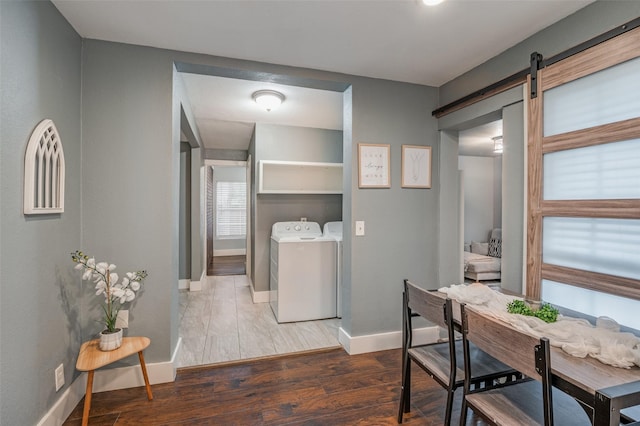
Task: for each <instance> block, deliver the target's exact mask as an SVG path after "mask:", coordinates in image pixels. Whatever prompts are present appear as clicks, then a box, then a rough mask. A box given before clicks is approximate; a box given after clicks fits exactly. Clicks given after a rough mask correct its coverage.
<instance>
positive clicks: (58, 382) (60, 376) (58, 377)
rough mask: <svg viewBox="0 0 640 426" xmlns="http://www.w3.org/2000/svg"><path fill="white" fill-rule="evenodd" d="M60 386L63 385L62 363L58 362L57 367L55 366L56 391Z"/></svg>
mask: <svg viewBox="0 0 640 426" xmlns="http://www.w3.org/2000/svg"><path fill="white" fill-rule="evenodd" d="M62 386H64V365H63V364H60V365H59V366H58V368H56V392H58V391H59V390H60V388H61V387H62Z"/></svg>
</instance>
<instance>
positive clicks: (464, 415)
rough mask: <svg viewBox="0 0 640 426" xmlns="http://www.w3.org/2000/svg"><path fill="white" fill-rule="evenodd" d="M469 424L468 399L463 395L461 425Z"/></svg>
mask: <svg viewBox="0 0 640 426" xmlns="http://www.w3.org/2000/svg"><path fill="white" fill-rule="evenodd" d="M466 424H467V400H466V399H465V397H464V395H463V396H462V408H460V426H465V425H466Z"/></svg>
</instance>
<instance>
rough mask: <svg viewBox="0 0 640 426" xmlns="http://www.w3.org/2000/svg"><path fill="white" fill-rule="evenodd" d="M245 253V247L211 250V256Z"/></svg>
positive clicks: (240, 254) (241, 254)
mask: <svg viewBox="0 0 640 426" xmlns="http://www.w3.org/2000/svg"><path fill="white" fill-rule="evenodd" d="M246 254H247V249H243V248H242V249H226V250H213V257H218V256H244V255H246Z"/></svg>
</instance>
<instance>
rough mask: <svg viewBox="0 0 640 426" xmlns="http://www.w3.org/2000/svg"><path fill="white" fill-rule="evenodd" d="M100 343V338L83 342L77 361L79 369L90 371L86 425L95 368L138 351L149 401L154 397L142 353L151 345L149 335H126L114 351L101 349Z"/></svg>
mask: <svg viewBox="0 0 640 426" xmlns="http://www.w3.org/2000/svg"><path fill="white" fill-rule="evenodd" d="M99 343H100V340H99V339H96V340H91V341H88V342H85V343H83V344H82V347H80V353H79V355H78V362H76V369H77V370H79V371H88V372H89V374H88V376H87V391H86V394H85V397H84V411H83V413H82V426H86V425H87V424H88V423H89V410H90V409H91V393H92V391H93V373H94V372H95V370H97V369H98V368H100V367H104V366H105V365H109V364H111V363H113V362H116V361H119V360H121V359H123V358H126V357H128V356H130V355H133V354H134V353H136V352H137V353H138V358H140V368H141V369H142V375H143V377H144V384H145V386H146V388H147V398H149V401H151V400H152V399H153V394H152V393H151V385H149V377H148V376H147V366H146V365H145V363H144V356H143V355H142V351H143V350H145V349H146V348H147V347H148V346H149V344H150V343H151V340H149V338H148V337H124V338H122V346H120V347H119V348H118V349H114V350H112V351H101V350H100V348H99Z"/></svg>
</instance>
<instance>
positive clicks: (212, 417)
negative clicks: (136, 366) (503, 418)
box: [64, 349, 484, 426]
mask: <svg viewBox="0 0 640 426" xmlns="http://www.w3.org/2000/svg"><path fill="white" fill-rule="evenodd" d="M400 355H401V351H400V350H399V349H396V350H390V351H382V352H374V353H369V354H362V355H353V356H349V355H348V354H347V353H346V352H344V351H343V350H342V349H333V350H329V351H324V352H314V353H307V354H298V355H288V356H281V357H277V358H270V359H262V360H254V361H245V362H241V363H234V364H229V365H226V366H210V367H199V368H190V369H181V370H178V375H177V377H176V380H175V382H173V383H165V384H158V385H153V386H152V390H153V396H154V399H153V401H148V400H147V396H146V393H145V391H144V387H140V388H134V389H124V390H119V391H112V392H102V393H97V394H94V396H93V401H92V405H91V417H90V419H89V424H90V425H115V424H117V425H225V426H226V425H332V426H333V425H395V424H397V423H396V415H397V410H398V399H399V395H400V364H401V359H400V358H401V356H400ZM413 378H414V381H413V386H412V403H411V413H409V414H405V421H404V423H406V424H411V425H441V424H442V421H443V409H444V404H445V400H446V393H445V391H444V390H443V389H442V388H441V387H440V386H439V385H438V384H436V383H435V382H434V381H433V380H432V379H430V378H429V377H428V376H427V375H426V374H424V373H423V372H422V370H419V369H418V368H414V370H413ZM457 393H458V394H459V395H457V397H456V401H455V404H454V418H453V422H452V424H457V422H458V418H459V414H460V413H459V407H460V397H461V394H462V391H461V390H458V392H457ZM83 403H84V400H82V401H80V403H79V404H78V406H77V407H76V408H75V409H74V411H73V412H72V414H71V415H70V416H69V418H68V419H67V421H66V422H65V423H64V425H79V424H80V423H81V419H82V408H83ZM455 407H458V408H457V409H456V408H455ZM468 424H471V425H482V424H484V423H482V422H480V421H479V420H478V419H476V418H475V417H474V416H473V415H472V414H471V413H470V415H469V422H468Z"/></svg>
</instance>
